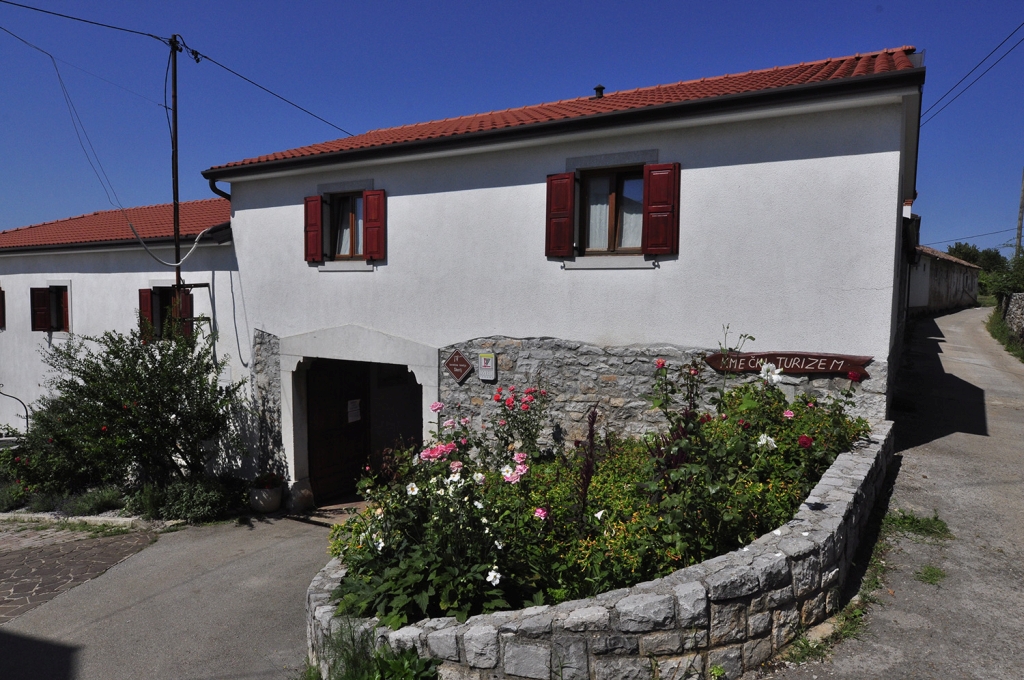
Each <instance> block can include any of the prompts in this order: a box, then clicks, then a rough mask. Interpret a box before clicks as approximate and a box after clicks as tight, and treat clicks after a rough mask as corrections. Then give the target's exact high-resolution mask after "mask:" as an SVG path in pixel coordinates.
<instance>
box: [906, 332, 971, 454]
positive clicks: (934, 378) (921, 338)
mask: <svg viewBox="0 0 1024 680" xmlns="http://www.w3.org/2000/svg"><path fill="white" fill-rule="evenodd" d="M908 335H909V342H908V343H907V346H906V347H905V348H904V354H903V365H902V367H901V368H900V372H899V375H898V377H897V382H896V389H895V392H894V395H893V400H892V405H891V413H890V418H892V420H894V421H895V423H896V426H895V433H896V450H897V451H906V450H907V449H912V448H914V447H915V446H921V445H922V444H927V443H928V442H932V441H935V440H936V439H942V438H943V437H946V436H948V435H950V434H953V433H954V432H962V433H965V434H975V435H981V436H983V437H987V436H988V422H987V418H986V414H985V390H983V389H981V388H979V387H976V386H975V385H972V384H971V383H969V382H967V381H966V380H963V379H961V378H958V377H957V376H955V375H952V374H950V373H946V372H945V370H944V369H943V368H942V361H941V359H940V357H941V355H942V346H943V344H945V342H946V339H945V336H944V335H943V333H942V331H941V330H939V326H938V324H936V323H935V319H933V318H918V319H916V320H914V321H912V322H911V328H910V329H909V332H908Z"/></svg>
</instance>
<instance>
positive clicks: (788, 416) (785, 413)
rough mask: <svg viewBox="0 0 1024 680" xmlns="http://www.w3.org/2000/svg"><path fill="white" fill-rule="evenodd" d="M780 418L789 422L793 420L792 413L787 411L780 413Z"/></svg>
mask: <svg viewBox="0 0 1024 680" xmlns="http://www.w3.org/2000/svg"><path fill="white" fill-rule="evenodd" d="M782 417H783V418H789V419H790V420H792V419H793V412H792V411H789V410H786V411H783V412H782Z"/></svg>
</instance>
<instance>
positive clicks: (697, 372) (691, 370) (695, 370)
mask: <svg viewBox="0 0 1024 680" xmlns="http://www.w3.org/2000/svg"><path fill="white" fill-rule="evenodd" d="M690 375H694V376H696V375H700V371H698V370H697V369H696V368H691V369H690Z"/></svg>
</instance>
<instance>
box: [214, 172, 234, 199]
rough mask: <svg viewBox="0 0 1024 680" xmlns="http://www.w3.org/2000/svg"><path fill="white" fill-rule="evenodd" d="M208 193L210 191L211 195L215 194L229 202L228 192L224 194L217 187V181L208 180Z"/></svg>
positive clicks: (229, 195)
mask: <svg viewBox="0 0 1024 680" xmlns="http://www.w3.org/2000/svg"><path fill="white" fill-rule="evenodd" d="M210 191H212V192H213V193H215V194H217V195H218V196H220V197H221V198H226V199H228V200H229V201H230V200H231V194H229V193H228V192H226V191H224V190H223V189H221V188H220V187H218V186H217V180H215V179H212V178H211V179H210Z"/></svg>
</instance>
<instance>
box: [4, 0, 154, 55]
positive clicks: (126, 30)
mask: <svg viewBox="0 0 1024 680" xmlns="http://www.w3.org/2000/svg"><path fill="white" fill-rule="evenodd" d="M0 3H3V4H5V5H14V6H15V7H21V8H22V9H30V10H32V11H33V12H42V13H43V14H49V15H51V16H55V17H61V18H62V19H70V20H72V21H80V22H82V23H83V24H91V25H93V26H101V27H103V28H110V29H113V30H115V31H122V32H124V33H134V34H135V35H142V36H145V37H147V38H153V39H154V40H159V41H160V42H162V43H163V44H165V45H167V44H168V39H167V38H161V37H160V36H158V35H153V34H152V33H146V32H144V31H136V30H134V29H131V28H124V27H122V26H114V25H112V24H104V23H101V22H99V21H90V20H89V19H82V18H79V17H73V16H71V15H70V14H61V13H60V12H51V11H50V10H48V9H41V8H39V7H32V6H30V5H22V4H21V3H18V2H11V0H0Z"/></svg>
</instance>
